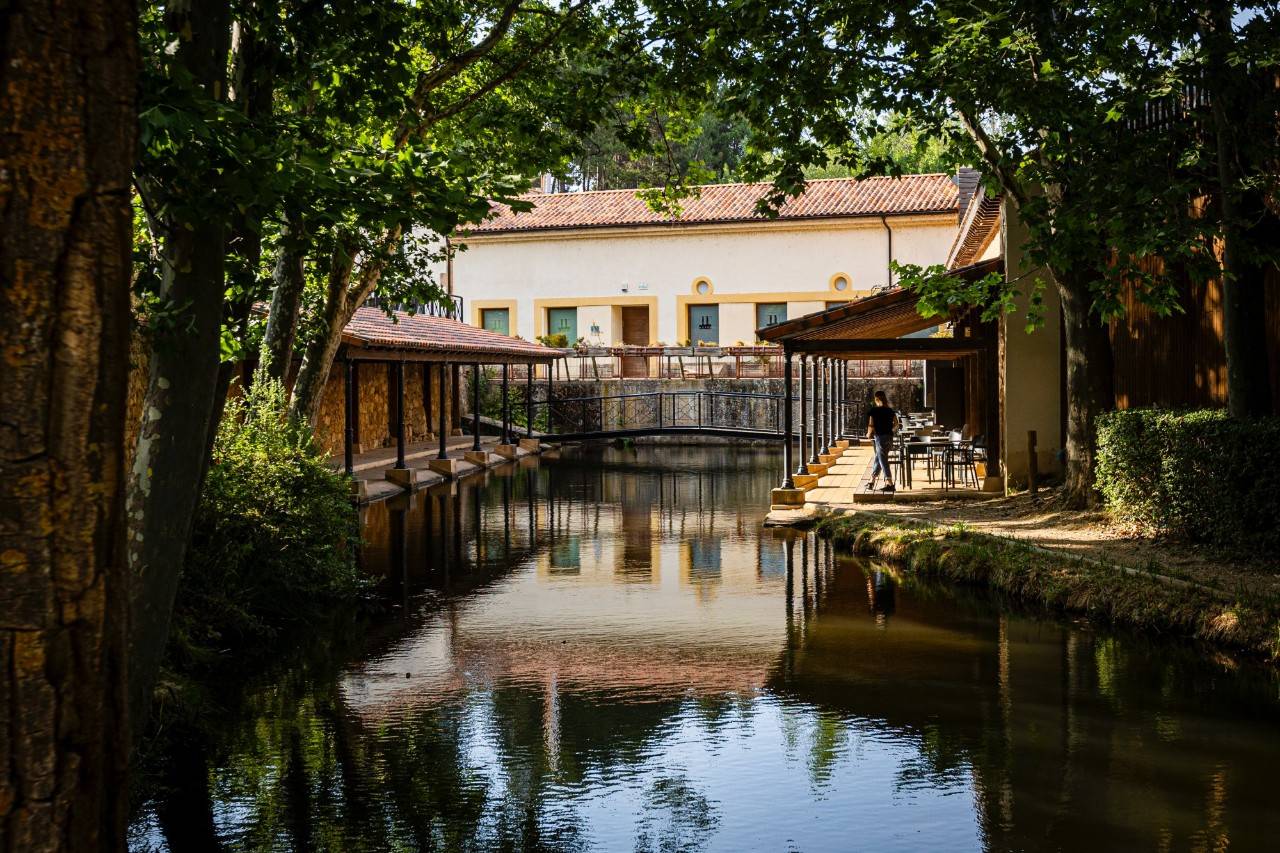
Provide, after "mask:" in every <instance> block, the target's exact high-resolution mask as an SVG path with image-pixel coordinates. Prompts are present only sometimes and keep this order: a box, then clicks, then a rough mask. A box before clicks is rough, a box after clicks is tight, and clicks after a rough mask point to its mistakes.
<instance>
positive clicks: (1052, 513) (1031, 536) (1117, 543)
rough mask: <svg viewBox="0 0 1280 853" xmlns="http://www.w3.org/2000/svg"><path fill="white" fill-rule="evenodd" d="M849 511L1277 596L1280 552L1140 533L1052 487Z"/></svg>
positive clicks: (881, 504)
mask: <svg viewBox="0 0 1280 853" xmlns="http://www.w3.org/2000/svg"><path fill="white" fill-rule="evenodd" d="M846 509H848V510H858V511H866V512H875V513H881V514H883V515H886V516H892V517H895V518H903V519H913V520H917V521H927V522H931V523H933V524H939V525H949V524H960V523H962V524H964V525H966V526H968V527H970V528H972V529H974V530H977V531H981V532H983V533H987V534H991V535H995V536H1005V537H1010V538H1014V539H1018V540H1021V541H1024V542H1028V543H1030V544H1033V545H1037V546H1039V547H1042V548H1050V549H1053V550H1055V551H1061V552H1063V553H1067V554H1073V555H1076V556H1080V557H1085V558H1089V559H1094V560H1101V561H1105V562H1110V563H1115V564H1118V565H1123V566H1128V567H1131V568H1136V569H1148V570H1151V571H1155V572H1159V573H1160V574H1166V575H1172V576H1175V577H1181V578H1186V579H1187V580H1192V581H1195V582H1197V583H1201V584H1204V585H1207V586H1212V587H1216V588H1218V589H1223V590H1227V591H1231V592H1235V591H1241V590H1242V588H1243V591H1247V592H1248V593H1250V594H1252V595H1257V596H1265V597H1271V598H1280V558H1278V557H1277V555H1275V554H1239V553H1227V552H1224V551H1223V550H1222V549H1220V548H1217V547H1213V546H1206V545H1197V544H1195V543H1189V542H1180V541H1175V540H1169V539H1161V538H1152V537H1147V536H1142V535H1140V534H1139V533H1138V532H1136V531H1134V530H1133V529H1131V528H1128V527H1126V526H1123V525H1120V524H1117V523H1115V522H1113V521H1112V519H1111V518H1110V517H1109V516H1108V515H1107V514H1106V513H1105V512H1101V511H1077V510H1064V509H1061V508H1060V507H1059V501H1058V494H1057V492H1056V490H1048V491H1042V492H1041V494H1040V495H1039V497H1038V499H1037V500H1035V501H1033V500H1032V499H1031V497H1030V496H1029V495H1028V494H1026V493H1023V494H1020V495H1014V496H1011V497H1003V496H1000V497H994V498H990V499H984V500H969V501H964V502H959V501H951V502H947V501H928V502H919V503H910V504H908V503H902V502H897V503H893V502H879V503H858V504H857V505H856V506H853V505H851V506H848V507H846Z"/></svg>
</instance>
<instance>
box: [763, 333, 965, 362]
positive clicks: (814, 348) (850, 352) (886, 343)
mask: <svg viewBox="0 0 1280 853" xmlns="http://www.w3.org/2000/svg"><path fill="white" fill-rule="evenodd" d="M787 345H788V346H789V347H791V348H792V349H793V350H794V351H795V352H812V353H820V354H822V355H825V356H830V357H833V358H901V357H904V356H906V357H909V358H958V357H959V356H962V355H968V354H970V353H975V352H978V351H979V350H982V349H984V348H986V347H987V345H988V341H987V340H986V338H818V339H813V340H798V341H790V342H788V344H787Z"/></svg>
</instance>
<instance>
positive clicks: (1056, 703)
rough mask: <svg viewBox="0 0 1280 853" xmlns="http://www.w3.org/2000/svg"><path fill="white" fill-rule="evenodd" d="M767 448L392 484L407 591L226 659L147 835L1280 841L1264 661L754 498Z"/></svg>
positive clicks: (253, 844) (806, 843) (538, 840)
mask: <svg viewBox="0 0 1280 853" xmlns="http://www.w3.org/2000/svg"><path fill="white" fill-rule="evenodd" d="M776 467H777V461H776V457H775V455H774V454H772V453H767V452H763V451H754V450H740V449H706V450H695V449H688V448H640V449H638V450H613V449H609V450H604V449H600V450H582V451H578V452H577V453H575V454H568V453H567V454H566V457H565V458H564V459H561V460H559V461H555V462H544V463H542V464H541V465H540V466H539V465H532V464H531V465H527V466H526V465H523V464H522V465H521V466H510V467H509V468H507V469H505V470H502V471H495V472H491V473H490V474H489V475H487V479H481V478H475V479H474V480H473V481H467V482H464V483H462V484H460V486H458V487H455V488H454V489H453V490H450V489H448V488H445V489H439V490H436V491H430V492H424V493H420V494H418V495H417V496H415V497H414V498H413V499H412V500H407V501H401V502H390V503H384V504H379V505H376V506H373V507H370V508H368V509H367V510H365V511H364V513H365V519H364V520H365V524H366V531H367V537H368V539H369V543H370V544H369V545H368V547H367V548H366V550H365V552H364V554H363V555H362V558H363V561H364V564H365V566H366V568H367V569H368V570H369V571H370V572H372V573H373V574H375V575H377V576H378V577H379V578H380V579H381V583H382V585H383V587H384V590H385V592H386V594H387V595H388V596H390V597H392V599H393V600H394V601H395V602H396V603H397V606H396V608H395V615H394V616H392V617H390V618H385V619H379V620H377V621H376V622H374V623H372V624H365V625H360V626H359V627H358V628H347V629H346V630H344V631H342V632H341V634H340V636H339V637H337V639H336V643H334V642H332V641H330V640H328V639H326V641H325V642H323V643H319V645H322V646H324V647H326V648H329V649H330V651H329V652H328V653H327V654H325V655H319V656H317V655H301V654H300V655H298V656H297V658H298V659H297V661H296V662H294V661H293V660H292V658H291V657H285V658H283V660H284V661H286V663H285V664H282V665H281V666H280V667H278V671H276V672H273V673H270V674H268V675H266V676H263V677H260V678H252V679H249V680H248V681H247V683H245V684H242V685H236V686H235V687H234V688H228V695H229V696H232V695H233V696H234V699H228V700H227V704H228V707H230V708H231V710H230V711H229V712H228V713H226V714H225V715H224V718H223V719H220V720H219V721H218V723H217V724H216V725H211V726H209V727H208V730H207V731H203V730H202V732H201V733H200V734H198V735H193V736H192V737H191V738H190V739H186V740H184V741H183V744H182V746H181V748H175V750H174V751H173V755H171V756H170V757H169V758H168V760H167V761H166V762H165V764H164V766H165V768H166V769H165V771H164V773H163V774H162V776H161V778H160V779H159V780H158V781H156V783H155V785H154V790H153V791H151V794H150V797H149V798H148V799H147V801H146V803H145V806H144V807H143V809H142V810H141V812H140V814H139V816H138V818H137V819H136V821H135V824H134V830H133V837H132V844H133V847H134V848H135V849H137V850H148V849H170V850H174V851H183V850H206V849H216V848H217V847H223V848H225V849H232V850H431V849H441V850H455V849H462V850H501V849H509V850H609V851H613V850H628V851H629V850H726V851H742V850H768V851H772V850H810V851H820V850H868V851H898V850H939V851H943V850H945V851H950V850H1087V851H1102V850H1152V851H1181V850H1187V851H1217V850H1228V849H1230V850H1276V849H1280V808H1277V806H1278V805H1280V801H1278V795H1277V793H1276V790H1277V789H1276V783H1275V780H1276V774H1277V768H1280V682H1278V681H1277V679H1276V678H1275V677H1274V675H1273V673H1271V672H1270V671H1267V670H1263V669H1260V668H1254V667H1251V666H1246V665H1240V664H1237V663H1233V662H1232V661H1229V660H1227V659H1225V658H1224V659H1214V658H1212V656H1211V655H1208V654H1206V653H1204V652H1203V651H1197V650H1193V649H1190V648H1187V647H1185V646H1180V645H1172V644H1168V643H1163V644H1162V643H1158V642H1155V641H1152V640H1148V639H1143V638H1139V637H1135V636H1130V635H1117V634H1115V633H1110V632H1107V631H1105V630H1101V629H1099V628H1097V627H1096V626H1091V625H1088V624H1084V623H1071V622H1064V621H1059V620H1055V619H1053V618H1048V617H1036V616H1034V615H1030V614H1028V613H1027V612H1026V611H1021V610H1018V609H1016V608H1012V607H1009V606H1007V605H1002V604H1001V603H1000V602H998V601H996V600H994V599H993V598H991V597H989V596H985V595H979V594H976V593H965V592H963V591H960V592H957V591H955V590H948V589H942V588H939V587H935V586H928V585H921V584H918V583H913V582H910V581H908V580H904V579H899V578H896V577H895V575H894V574H893V573H892V572H891V571H890V570H889V569H888V567H885V566H878V565H875V564H868V563H865V562H859V561H853V560H847V559H842V558H837V557H835V556H834V555H833V554H832V552H831V551H830V549H829V548H827V547H826V545H825V543H822V542H820V541H817V540H815V539H814V538H813V537H812V536H807V537H806V536H802V535H796V534H792V533H788V532H772V531H766V530H763V529H762V528H761V526H760V521H761V518H762V512H761V507H762V505H763V499H764V496H765V495H766V494H767V490H768V489H769V487H771V486H772V485H774V482H773V481H774V479H775V478H776ZM334 649H336V650H334Z"/></svg>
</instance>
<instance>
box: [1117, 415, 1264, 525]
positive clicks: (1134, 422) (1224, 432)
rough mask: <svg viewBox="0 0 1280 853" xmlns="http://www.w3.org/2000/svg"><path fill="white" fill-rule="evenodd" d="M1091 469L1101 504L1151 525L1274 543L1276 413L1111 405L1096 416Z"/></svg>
mask: <svg viewBox="0 0 1280 853" xmlns="http://www.w3.org/2000/svg"><path fill="white" fill-rule="evenodd" d="M1097 474H1098V487H1099V489H1100V490H1101V492H1102V495H1103V498H1104V499H1105V500H1106V503H1107V507H1108V509H1110V511H1111V512H1112V513H1113V514H1114V515H1115V516H1117V517H1119V518H1121V519H1124V520H1127V521H1132V522H1135V523H1137V524H1139V525H1141V526H1143V527H1145V528H1147V529H1148V530H1150V531H1151V532H1156V533H1170V534H1175V535H1181V536H1186V537H1187V538H1189V539H1191V540H1193V541H1198V542H1211V543H1216V544H1220V545H1227V546H1244V547H1253V548H1266V549H1272V548H1277V547H1280V418H1256V419H1248V420H1242V419H1235V418H1230V417H1228V416H1227V414H1226V413H1225V412H1223V411H1220V410H1203V411H1188V412H1173V411H1166V410H1159V409H1130V410H1127V411H1121V412H1111V413H1109V414H1107V415H1104V416H1103V417H1101V418H1100V419H1099V421H1098V470H1097Z"/></svg>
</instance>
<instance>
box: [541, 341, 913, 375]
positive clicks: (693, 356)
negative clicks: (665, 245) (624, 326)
mask: <svg viewBox="0 0 1280 853" xmlns="http://www.w3.org/2000/svg"><path fill="white" fill-rule="evenodd" d="M563 352H564V353H565V358H564V359H562V363H561V364H560V365H558V366H557V367H556V368H554V371H555V376H556V378H558V379H571V380H572V379H586V380H595V379H781V378H782V350H781V348H779V347H770V346H750V347H748V346H743V347H716V348H704V347H586V348H579V349H570V350H564V351H563ZM923 374H924V362H922V361H913V360H903V359H890V360H860V361H851V362H849V371H848V375H849V378H850V379H867V378H898V377H901V378H908V379H911V378H914V379H918V378H920V377H921V376H923Z"/></svg>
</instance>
